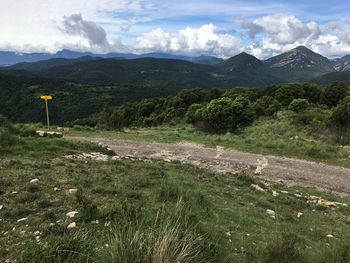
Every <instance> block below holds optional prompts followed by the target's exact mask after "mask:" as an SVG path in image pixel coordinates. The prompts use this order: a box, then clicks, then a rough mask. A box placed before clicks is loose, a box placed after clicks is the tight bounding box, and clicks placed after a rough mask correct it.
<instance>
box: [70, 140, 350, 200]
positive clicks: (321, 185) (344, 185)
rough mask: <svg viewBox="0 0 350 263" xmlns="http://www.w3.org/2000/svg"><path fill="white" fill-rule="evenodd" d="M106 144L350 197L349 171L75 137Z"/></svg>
mask: <svg viewBox="0 0 350 263" xmlns="http://www.w3.org/2000/svg"><path fill="white" fill-rule="evenodd" d="M74 138H75V139H79V140H84V141H91V142H96V143H100V144H103V145H105V146H108V147H109V148H111V149H112V150H113V151H115V153H116V154H117V155H118V156H120V157H126V156H129V157H137V158H156V159H162V160H165V161H180V162H183V163H189V164H193V165H196V166H199V167H202V168H206V169H210V170H213V171H215V172H220V173H226V172H231V173H236V172H240V171H242V170H245V171H248V172H250V173H252V174H255V175H256V176H259V177H262V178H264V179H267V180H272V181H283V182H284V183H286V184H287V185H303V186H312V187H316V188H318V189H320V190H324V191H329V192H333V193H337V194H340V195H342V196H350V169H346V168H342V167H336V166H331V165H326V164H321V163H316V162H310V161H305V160H298V159H291V158H285V157H277V156H272V155H260V154H251V153H244V152H239V151H236V150H232V149H225V148H223V147H219V146H218V147H216V149H215V148H207V147H204V146H202V145H199V144H194V143H187V142H183V143H177V144H170V143H155V142H144V141H131V140H113V139H106V138H85V137H74Z"/></svg>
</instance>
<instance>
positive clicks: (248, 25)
mask: <svg viewBox="0 0 350 263" xmlns="http://www.w3.org/2000/svg"><path fill="white" fill-rule="evenodd" d="M235 23H236V24H237V25H239V26H240V27H241V28H243V29H245V30H246V31H248V35H249V36H250V37H251V38H253V43H252V44H250V45H248V47H247V51H248V52H250V53H251V54H253V55H255V56H257V57H259V58H268V57H271V56H273V55H276V54H280V53H282V52H286V51H288V50H290V49H292V48H295V47H296V46H299V45H305V46H307V47H309V48H311V49H312V50H314V51H315V52H319V53H320V54H322V55H324V56H328V57H331V58H332V57H339V56H342V55H345V54H348V53H350V27H349V26H347V25H346V24H344V23H340V22H332V23H329V24H327V25H320V24H318V23H316V22H313V21H312V22H308V23H304V22H302V21H301V20H300V19H298V18H297V17H295V16H291V15H286V14H272V15H268V16H263V17H260V18H258V19H256V20H254V21H253V22H247V21H246V20H245V19H243V18H236V19H235Z"/></svg>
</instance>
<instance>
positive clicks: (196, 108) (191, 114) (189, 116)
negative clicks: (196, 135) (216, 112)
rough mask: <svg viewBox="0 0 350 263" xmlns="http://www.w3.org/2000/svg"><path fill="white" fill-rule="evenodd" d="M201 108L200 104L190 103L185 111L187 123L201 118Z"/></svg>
mask: <svg viewBox="0 0 350 263" xmlns="http://www.w3.org/2000/svg"><path fill="white" fill-rule="evenodd" d="M202 108H203V105H202V104H192V105H191V106H190V107H189V109H188V111H187V113H186V121H187V122H188V123H192V124H194V123H196V122H197V121H198V120H200V119H201V118H202V112H201V109H202Z"/></svg>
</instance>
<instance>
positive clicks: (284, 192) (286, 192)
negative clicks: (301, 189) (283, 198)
mask: <svg viewBox="0 0 350 263" xmlns="http://www.w3.org/2000/svg"><path fill="white" fill-rule="evenodd" d="M281 193H282V194H289V192H288V191H281Z"/></svg>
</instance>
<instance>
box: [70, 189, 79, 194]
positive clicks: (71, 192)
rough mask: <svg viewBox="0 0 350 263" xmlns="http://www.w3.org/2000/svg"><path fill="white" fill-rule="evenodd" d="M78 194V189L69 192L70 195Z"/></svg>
mask: <svg viewBox="0 0 350 263" xmlns="http://www.w3.org/2000/svg"><path fill="white" fill-rule="evenodd" d="M77 192H78V189H76V188H72V189H69V190H68V193H70V194H76V193H77Z"/></svg>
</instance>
